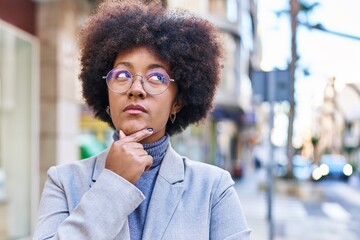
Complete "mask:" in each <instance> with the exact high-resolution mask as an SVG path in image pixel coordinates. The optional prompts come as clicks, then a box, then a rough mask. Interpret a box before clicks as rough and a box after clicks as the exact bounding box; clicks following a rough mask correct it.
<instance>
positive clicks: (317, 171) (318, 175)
mask: <svg viewBox="0 0 360 240" xmlns="http://www.w3.org/2000/svg"><path fill="white" fill-rule="evenodd" d="M321 177H322V174H321V171H320V168H315V169H314V171H313V172H312V178H313V179H314V180H315V181H317V180H319V179H320V178H321Z"/></svg>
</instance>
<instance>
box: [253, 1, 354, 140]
mask: <svg viewBox="0 0 360 240" xmlns="http://www.w3.org/2000/svg"><path fill="white" fill-rule="evenodd" d="M307 2H308V3H314V2H318V3H320V5H319V6H318V7H316V9H315V10H314V11H313V12H311V13H310V14H309V18H308V20H309V21H310V23H311V24H316V23H321V24H322V25H323V26H324V27H325V28H326V29H328V30H331V31H334V32H339V33H344V34H348V35H353V36H357V37H360V27H359V24H360V14H359V12H360V1H359V0H307ZM258 3H259V8H258V11H259V27H260V28H259V31H260V33H261V36H262V47H263V49H262V50H263V52H262V54H263V56H262V57H263V61H262V64H261V67H262V68H263V69H264V70H272V69H274V68H279V69H285V68H286V66H287V64H288V62H289V61H290V48H291V46H290V30H289V29H290V28H289V24H290V22H289V18H288V16H286V15H281V16H280V17H278V16H276V14H274V13H275V12H276V11H279V10H284V9H288V3H289V0H271V1H270V0H259V2H258ZM297 43H298V54H299V56H300V60H299V66H300V68H299V69H307V70H308V71H309V72H310V75H309V76H305V75H304V74H303V73H302V71H299V72H298V75H297V77H296V84H295V99H296V103H297V111H296V120H295V123H294V124H295V133H294V135H295V138H298V140H299V139H301V137H302V135H303V134H304V132H306V131H309V129H311V128H313V123H314V117H315V116H314V115H315V112H316V109H317V108H318V107H319V105H320V104H321V102H322V99H323V89H324V87H325V84H326V83H327V81H328V79H329V78H331V77H335V78H336V79H337V81H336V87H337V89H338V90H339V91H341V89H342V88H343V87H344V84H346V83H358V84H360V71H359V69H360V67H359V66H360V41H359V40H354V39H349V38H345V37H341V36H338V35H335V34H330V33H326V32H323V31H319V30H316V29H313V30H309V29H307V28H305V27H301V26H300V27H299V28H298V41H297ZM348 102H349V101H348ZM350 103H352V104H358V105H356V106H358V108H359V109H360V101H359V102H358V103H355V102H354V101H350ZM350 103H349V104H350ZM356 106H354V107H356ZM286 121H287V118H286V117H284V116H281V114H280V115H279V116H277V119H275V123H274V124H275V128H276V125H278V126H282V127H281V128H282V129H284V124H287V123H286ZM284 134H286V132H284ZM284 134H283V135H284ZM280 135H281V134H279V136H280ZM285 139H286V137H283V139H280V140H279V141H280V142H284V141H285ZM295 141H296V139H295ZM279 144H281V143H279Z"/></svg>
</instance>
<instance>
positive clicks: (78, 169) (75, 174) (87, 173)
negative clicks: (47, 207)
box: [48, 151, 107, 183]
mask: <svg viewBox="0 0 360 240" xmlns="http://www.w3.org/2000/svg"><path fill="white" fill-rule="evenodd" d="M106 154H107V152H106V151H104V152H102V153H100V154H98V155H95V156H92V157H90V158H87V159H83V160H77V161H73V162H69V163H63V164H59V165H56V166H52V167H50V168H49V170H48V176H49V177H50V178H53V179H54V180H56V179H57V180H58V181H61V182H63V181H66V182H67V181H68V182H69V183H71V182H73V183H75V182H79V181H82V180H85V181H89V180H91V179H92V177H93V174H94V171H95V169H96V166H100V165H101V166H102V165H103V163H102V160H103V159H104V158H105V157H106Z"/></svg>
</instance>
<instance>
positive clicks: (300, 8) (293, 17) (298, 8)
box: [286, 0, 319, 177]
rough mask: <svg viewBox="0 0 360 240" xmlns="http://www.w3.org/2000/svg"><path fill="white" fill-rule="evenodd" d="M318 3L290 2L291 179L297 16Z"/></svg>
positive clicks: (287, 150) (289, 142)
mask: <svg viewBox="0 0 360 240" xmlns="http://www.w3.org/2000/svg"><path fill="white" fill-rule="evenodd" d="M318 5H319V3H317V2H316V3H312V4H307V3H306V2H304V1H298V0H290V10H289V14H290V26H291V60H290V64H289V70H290V85H289V86H290V89H289V91H290V99H289V105H290V110H289V125H288V131H287V133H288V139H287V148H286V156H287V158H288V165H287V176H288V177H292V176H293V172H292V169H293V162H292V158H293V154H294V149H293V144H292V138H293V131H294V118H295V99H294V93H295V91H294V86H295V72H296V68H297V61H298V59H299V57H298V54H297V29H298V24H299V21H298V15H299V13H302V14H304V15H306V16H308V14H309V13H310V12H311V11H312V10H313V9H314V8H315V7H316V6H318Z"/></svg>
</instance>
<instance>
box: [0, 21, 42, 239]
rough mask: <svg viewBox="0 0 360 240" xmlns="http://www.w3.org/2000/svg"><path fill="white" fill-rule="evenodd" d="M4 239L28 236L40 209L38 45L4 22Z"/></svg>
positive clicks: (0, 69)
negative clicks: (37, 209)
mask: <svg viewBox="0 0 360 240" xmlns="http://www.w3.org/2000/svg"><path fill="white" fill-rule="evenodd" d="M0 53H1V54H0V219H1V220H0V239H19V238H25V237H29V236H30V235H31V229H32V224H33V222H34V221H33V220H34V218H35V215H36V206H37V204H38V195H39V191H38V186H39V184H38V175H39V172H38V171H39V170H38V169H39V167H38V159H39V157H38V154H39V153H38V149H39V146H38V145H39V136H38V133H39V125H38V123H39V119H38V116H39V93H38V69H39V67H38V56H39V54H38V43H37V39H36V38H35V37H33V36H32V35H30V34H28V33H25V32H24V31H22V30H19V29H18V28H16V27H14V26H12V25H10V24H8V23H6V22H3V21H1V20H0Z"/></svg>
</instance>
